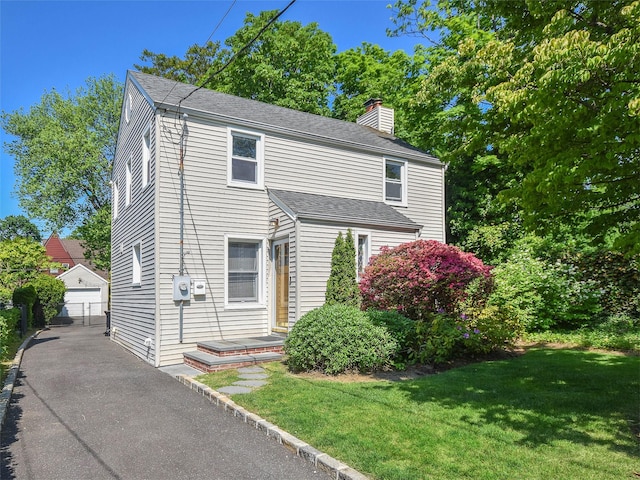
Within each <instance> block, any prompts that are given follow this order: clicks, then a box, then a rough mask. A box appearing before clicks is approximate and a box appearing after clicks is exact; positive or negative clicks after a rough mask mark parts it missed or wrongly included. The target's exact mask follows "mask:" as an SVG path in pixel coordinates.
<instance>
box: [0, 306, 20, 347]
mask: <svg viewBox="0 0 640 480" xmlns="http://www.w3.org/2000/svg"><path fill="white" fill-rule="evenodd" d="M18 322H20V309H19V308H11V309H9V310H0V359H2V358H4V356H5V355H6V353H7V346H8V345H9V343H10V342H11V341H13V340H14V339H15V338H17V336H18V332H17V330H16V329H17V328H18Z"/></svg>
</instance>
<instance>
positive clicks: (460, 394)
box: [199, 349, 640, 480]
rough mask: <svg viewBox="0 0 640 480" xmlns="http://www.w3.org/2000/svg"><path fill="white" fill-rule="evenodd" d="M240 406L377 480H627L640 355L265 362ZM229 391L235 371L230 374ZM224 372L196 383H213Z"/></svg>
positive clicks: (633, 456)
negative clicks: (335, 368) (393, 373)
mask: <svg viewBox="0 0 640 480" xmlns="http://www.w3.org/2000/svg"><path fill="white" fill-rule="evenodd" d="M266 368H267V369H268V370H269V372H270V376H269V383H268V385H267V386H265V387H262V388H260V389H257V390H255V391H254V392H252V393H250V394H247V395H234V396H233V400H234V401H235V402H236V403H238V404H240V405H242V406H244V407H245V408H247V409H248V410H250V411H253V412H255V413H257V414H258V415H260V416H262V417H263V418H266V419H267V420H269V421H270V422H273V423H275V424H276V425H278V426H279V427H281V428H283V429H285V430H286V431H288V432H290V433H291V434H293V435H295V436H297V437H298V438H300V439H301V440H303V441H306V442H308V443H309V444H311V445H313V446H314V447H316V448H318V449H320V450H322V451H325V452H326V453H328V454H329V455H331V456H333V457H335V458H337V459H339V460H341V461H343V462H345V463H347V464H348V465H350V466H352V467H353V468H355V469H357V470H359V471H361V472H363V473H365V474H366V475H369V476H371V477H372V478H376V479H422V478H425V479H426V478H429V479H451V478H456V479H463V478H469V479H502V478H504V479H507V478H508V479H512V478H526V479H548V478H563V479H574V478H575V479H580V480H585V479H594V480H595V479H598V480H602V479H609V478H610V479H620V478H634V472H637V471H639V470H640V455H639V453H640V449H639V446H640V444H639V441H638V432H640V428H639V426H640V418H639V414H640V401H639V392H640V357H634V356H623V355H616V354H604V353H597V352H587V351H577V350H551V349H533V350H531V351H529V352H528V353H526V354H525V355H523V356H521V357H518V358H514V359H509V360H499V361H488V362H483V363H477V364H471V365H467V366H465V367H460V368H456V369H452V370H449V371H446V372H444V373H440V374H438V375H430V376H425V377H421V378H419V379H415V380H404V381H396V382H393V381H375V382H360V383H354V382H351V383H349V382H337V381H334V380H331V379H322V378H316V377H309V376H298V375H293V374H291V373H289V372H288V371H287V370H286V367H285V366H283V365H282V364H279V363H271V364H267V365H266ZM223 374H224V375H226V376H227V377H226V378H225V379H224V380H222V381H221V382H222V383H224V384H228V383H227V382H228V381H230V380H231V381H232V379H233V378H234V377H233V375H234V373H233V372H232V373H229V372H224V373H223ZM218 375H220V374H209V375H203V376H201V377H199V380H200V381H203V382H204V383H206V384H208V385H210V386H212V388H216V386H218V387H219V386H220V381H219V380H216V378H218Z"/></svg>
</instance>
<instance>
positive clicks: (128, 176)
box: [124, 158, 132, 205]
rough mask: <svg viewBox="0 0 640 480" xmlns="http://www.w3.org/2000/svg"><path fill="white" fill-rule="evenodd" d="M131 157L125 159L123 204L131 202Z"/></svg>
mask: <svg viewBox="0 0 640 480" xmlns="http://www.w3.org/2000/svg"><path fill="white" fill-rule="evenodd" d="M131 181H132V176H131V158H129V160H128V161H127V173H126V177H125V192H124V204H125V205H129V204H130V203H131Z"/></svg>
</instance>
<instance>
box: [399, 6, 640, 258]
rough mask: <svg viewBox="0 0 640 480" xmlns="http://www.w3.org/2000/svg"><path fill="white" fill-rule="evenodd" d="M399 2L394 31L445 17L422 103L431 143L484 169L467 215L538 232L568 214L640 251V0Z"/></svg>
mask: <svg viewBox="0 0 640 480" xmlns="http://www.w3.org/2000/svg"><path fill="white" fill-rule="evenodd" d="M395 9H396V10H395V11H396V26H397V28H396V29H395V30H394V32H393V33H395V34H425V35H426V34H427V33H429V32H433V31H440V35H441V37H440V40H439V41H438V42H436V43H435V44H434V45H431V46H428V47H426V48H425V57H426V60H427V64H426V66H425V70H426V72H427V73H426V74H425V76H424V78H423V81H422V85H421V89H420V91H419V92H418V94H417V95H416V101H415V104H414V106H415V108H416V109H418V110H422V112H423V114H424V115H422V117H423V118H424V120H425V121H424V124H423V127H424V130H423V140H424V143H425V144H426V145H433V146H434V147H436V148H437V149H438V151H439V153H440V154H441V156H442V158H443V159H444V160H445V161H447V162H449V163H450V164H451V166H452V170H453V171H454V172H456V170H459V171H461V172H465V174H467V173H473V174H475V176H476V178H475V179H474V181H471V182H467V185H468V186H467V187H466V188H468V189H467V190H466V192H468V193H467V194H466V197H467V198H470V199H480V200H481V202H479V203H476V204H477V205H480V206H481V210H478V211H476V213H475V214H473V215H472V217H473V218H472V219H471V223H475V224H480V223H484V225H485V226H486V225H488V224H494V225H500V224H501V223H502V222H504V221H505V220H507V221H512V222H513V221H515V222H516V223H517V222H519V221H520V220H521V219H522V220H523V221H524V224H525V226H527V227H528V228H530V229H532V230H535V231H537V232H538V233H542V234H549V233H551V232H553V230H554V229H555V227H560V226H564V225H567V224H569V225H571V226H572V227H573V228H574V229H575V231H576V232H582V233H584V234H587V235H589V236H590V237H591V238H592V240H593V241H594V242H596V243H597V244H599V245H605V244H610V242H611V241H613V242H614V244H615V245H616V246H617V247H619V248H623V249H626V250H627V251H630V252H634V251H635V252H638V251H640V226H639V224H638V211H639V209H640V183H639V182H638V181H637V179H638V174H639V173H640V172H639V171H638V170H639V168H640V165H639V163H640V162H639V158H638V153H639V151H640V135H639V134H638V132H640V118H639V117H640V82H638V80H637V78H636V77H635V75H636V74H635V73H634V72H638V71H639V69H640V47H639V45H640V20H639V19H640V3H639V2H637V1H628V0H627V1H620V2H601V1H598V0H592V1H582V2H544V3H540V2H536V3H532V2H526V3H525V2H501V1H499V0H488V1H485V2H480V3H478V2H473V1H471V0H441V1H439V2H438V4H437V8H433V7H432V5H431V4H430V2H423V3H420V4H419V3H418V2H417V1H416V0H410V1H398V2H396V4H395ZM483 184H484V188H483ZM457 187H458V188H460V185H457ZM462 189H463V192H464V190H465V186H464V185H463V186H462ZM483 192H485V194H486V195H485V199H484V201H482V200H483V198H482V195H483ZM498 193H499V194H500V198H501V199H502V200H503V202H502V206H500V205H498V204H497V202H496V201H495V198H496V195H497V194H498ZM464 196H465V195H463V197H464ZM487 199H488V200H487ZM454 208H455V207H454ZM505 208H506V211H505V210H504V209H505ZM487 213H490V215H489V216H488V217H487V216H485V218H484V219H483V218H482V216H483V215H486V214H487ZM460 216H461V217H464V215H460ZM453 217H454V218H455V217H456V215H455V214H454V215H453ZM462 220H463V221H464V218H462ZM454 227H455V225H454ZM463 230H464V228H463Z"/></svg>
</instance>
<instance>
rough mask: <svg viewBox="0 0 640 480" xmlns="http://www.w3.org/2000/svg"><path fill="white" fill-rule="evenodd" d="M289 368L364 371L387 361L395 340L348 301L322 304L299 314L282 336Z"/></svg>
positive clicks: (328, 372) (391, 353) (295, 369)
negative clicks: (293, 323)
mask: <svg viewBox="0 0 640 480" xmlns="http://www.w3.org/2000/svg"><path fill="white" fill-rule="evenodd" d="M284 348H285V353H286V354H287V363H288V365H289V368H290V369H292V370H294V371H314V370H315V371H320V372H323V373H327V374H330V375H335V374H338V373H342V372H346V371H360V372H368V371H372V370H378V369H381V368H383V367H385V366H386V365H388V364H389V363H390V360H391V357H392V355H393V354H394V352H396V351H397V348H398V347H397V343H396V341H395V340H394V339H393V338H392V336H391V335H390V334H389V332H388V331H387V330H386V328H384V327H382V326H376V325H374V324H373V323H372V322H371V320H370V319H369V318H368V317H367V314H366V313H365V312H363V311H361V310H359V309H358V308H356V307H352V306H349V305H341V304H336V305H324V306H322V307H320V308H317V309H315V310H312V311H310V312H308V313H306V314H305V315H303V316H302V317H301V318H300V320H298V322H296V324H295V325H294V327H293V329H292V330H291V332H290V333H289V336H288V337H287V339H286V340H285V345H284Z"/></svg>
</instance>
